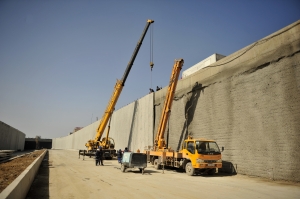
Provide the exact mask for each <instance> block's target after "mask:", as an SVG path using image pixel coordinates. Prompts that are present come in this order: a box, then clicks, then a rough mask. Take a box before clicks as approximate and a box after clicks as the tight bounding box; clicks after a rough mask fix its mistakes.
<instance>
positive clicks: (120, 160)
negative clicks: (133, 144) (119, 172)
mask: <svg viewBox="0 0 300 199" xmlns="http://www.w3.org/2000/svg"><path fill="white" fill-rule="evenodd" d="M122 156H123V153H122V150H121V149H119V150H118V153H117V157H118V163H122Z"/></svg>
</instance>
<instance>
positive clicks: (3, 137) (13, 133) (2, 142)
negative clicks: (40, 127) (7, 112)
mask: <svg viewBox="0 0 300 199" xmlns="http://www.w3.org/2000/svg"><path fill="white" fill-rule="evenodd" d="M24 144H25V134H24V133H22V132H21V131H19V130H18V129H15V128H13V127H11V126H9V125H8V124H5V123H4V122H1V121H0V150H16V151H17V150H20V151H23V150H24Z"/></svg>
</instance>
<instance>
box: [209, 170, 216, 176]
mask: <svg viewBox="0 0 300 199" xmlns="http://www.w3.org/2000/svg"><path fill="white" fill-rule="evenodd" d="M215 173H216V169H210V170H209V171H208V175H211V176H212V175H214V174H215Z"/></svg>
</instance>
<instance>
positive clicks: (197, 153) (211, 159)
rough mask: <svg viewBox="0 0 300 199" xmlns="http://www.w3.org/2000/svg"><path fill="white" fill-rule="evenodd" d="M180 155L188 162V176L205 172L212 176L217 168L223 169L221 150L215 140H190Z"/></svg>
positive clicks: (186, 141) (183, 146)
mask: <svg viewBox="0 0 300 199" xmlns="http://www.w3.org/2000/svg"><path fill="white" fill-rule="evenodd" d="M180 153H182V156H183V158H185V159H186V160H187V162H186V164H185V165H184V167H185V170H186V172H187V174H190V175H193V174H194V173H195V172H204V173H208V174H211V175H212V174H214V173H215V172H216V169H217V168H222V157H221V150H220V149H219V146H218V144H217V143H216V142H215V141H214V140H207V139H191V138H188V139H186V140H185V141H184V143H183V145H182V149H181V151H180Z"/></svg>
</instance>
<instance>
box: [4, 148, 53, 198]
mask: <svg viewBox="0 0 300 199" xmlns="http://www.w3.org/2000/svg"><path fill="white" fill-rule="evenodd" d="M46 153H47V150H45V152H44V153H42V154H41V155H40V156H39V157H38V158H37V159H36V160H35V161H34V162H32V163H31V164H30V165H29V166H28V167H27V168H26V169H25V170H24V171H23V172H22V173H21V174H20V175H19V176H18V177H17V178H16V179H15V180H14V181H13V182H12V183H11V184H10V185H8V186H7V187H6V188H5V189H4V190H3V191H2V192H1V193H0V199H23V198H26V194H27V192H28V191H29V189H30V187H31V184H32V182H33V180H34V178H35V176H36V174H37V172H38V170H39V167H40V165H41V162H42V161H43V159H44V156H45V154H46Z"/></svg>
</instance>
